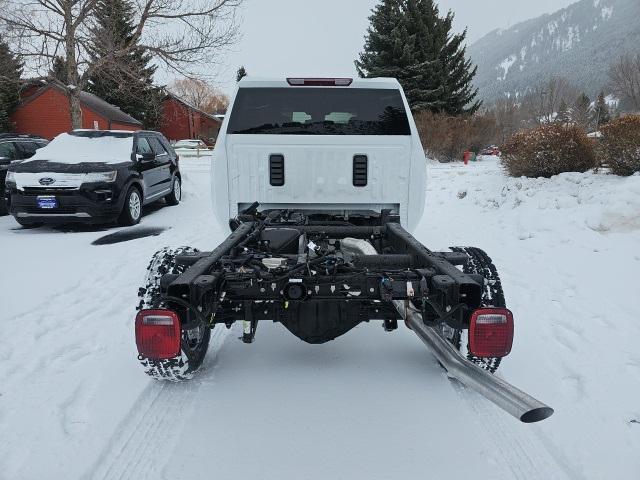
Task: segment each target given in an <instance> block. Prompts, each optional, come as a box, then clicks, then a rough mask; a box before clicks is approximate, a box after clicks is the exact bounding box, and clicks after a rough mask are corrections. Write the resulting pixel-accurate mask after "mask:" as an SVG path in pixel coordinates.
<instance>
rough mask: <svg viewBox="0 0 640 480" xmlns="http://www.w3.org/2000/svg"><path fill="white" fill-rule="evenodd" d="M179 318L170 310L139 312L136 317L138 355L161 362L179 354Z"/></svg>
mask: <svg viewBox="0 0 640 480" xmlns="http://www.w3.org/2000/svg"><path fill="white" fill-rule="evenodd" d="M180 330H181V326H180V317H178V314H177V313H176V312H173V311H171V310H140V311H139V312H138V315H136V345H137V346H138V353H139V354H140V355H143V356H145V357H147V358H151V359H154V360H162V359H167V358H173V357H176V356H177V355H178V354H179V353H180Z"/></svg>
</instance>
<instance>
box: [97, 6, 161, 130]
mask: <svg viewBox="0 0 640 480" xmlns="http://www.w3.org/2000/svg"><path fill="white" fill-rule="evenodd" d="M132 18H134V7H133V4H132V2H131V0H98V3H97V4H96V8H95V28H94V29H93V31H92V40H91V52H90V53H91V61H92V62H93V63H94V64H95V63H96V62H100V61H103V60H104V59H105V57H107V55H108V53H109V52H113V51H115V50H118V49H122V48H123V46H124V45H125V44H126V43H127V42H129V41H130V39H131V37H132V36H133V34H134V30H135V26H134V24H133V22H132V20H131V19H132ZM151 60H152V57H151V55H149V54H147V53H145V52H144V51H143V50H142V49H139V48H135V47H134V48H133V49H131V50H130V51H129V52H128V53H127V54H126V55H123V56H122V57H120V58H117V59H115V60H114V59H110V60H109V61H107V62H105V63H104V64H103V65H100V66H98V67H97V68H96V69H95V70H94V72H93V74H92V75H91V76H90V77H89V86H88V90H89V91H90V92H91V93H93V94H95V95H97V96H99V97H100V98H102V99H104V100H106V101H107V102H109V103H111V104H113V105H116V106H117V107H119V108H120V110H122V111H123V112H125V113H128V114H129V115H131V116H132V117H134V118H136V119H137V120H140V121H141V122H142V123H143V125H144V127H145V128H149V129H155V128H158V126H159V123H160V103H161V102H162V97H163V95H162V93H161V89H160V88H158V87H156V86H155V85H154V83H153V75H154V73H155V71H156V66H154V65H152V64H151Z"/></svg>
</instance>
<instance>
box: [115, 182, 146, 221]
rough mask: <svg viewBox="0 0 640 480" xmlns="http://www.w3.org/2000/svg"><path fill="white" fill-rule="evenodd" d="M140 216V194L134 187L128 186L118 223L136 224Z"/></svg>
mask: <svg viewBox="0 0 640 480" xmlns="http://www.w3.org/2000/svg"><path fill="white" fill-rule="evenodd" d="M140 217H142V195H140V190H138V189H137V188H136V187H129V190H128V191H127V196H126V197H125V198H124V206H123V207H122V213H121V214H120V218H119V219H118V223H119V224H120V225H123V226H129V225H136V224H137V223H139V222H140Z"/></svg>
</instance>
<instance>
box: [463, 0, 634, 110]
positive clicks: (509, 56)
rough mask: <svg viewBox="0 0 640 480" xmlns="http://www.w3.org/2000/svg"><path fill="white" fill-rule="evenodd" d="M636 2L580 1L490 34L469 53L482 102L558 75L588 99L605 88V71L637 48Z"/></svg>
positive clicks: (523, 89) (517, 92)
mask: <svg viewBox="0 0 640 480" xmlns="http://www.w3.org/2000/svg"><path fill="white" fill-rule="evenodd" d="M638 19H640V2H639V1H638V0H581V1H579V2H577V3H575V4H573V5H570V6H569V7H567V8H564V9H562V10H560V11H558V12H556V13H553V14H551V15H543V16H541V17H538V18H534V19H532V20H528V21H526V22H523V23H520V24H518V25H515V26H514V27H512V28H509V29H507V30H495V31H493V32H491V33H489V34H488V35H486V36H485V37H483V38H481V39H480V40H478V41H477V42H475V43H474V44H472V45H470V46H469V48H468V52H469V55H470V57H471V58H472V60H473V61H474V62H475V63H476V64H477V65H478V75H477V77H476V80H475V84H476V86H478V87H479V88H480V95H481V96H482V98H483V99H485V100H487V101H489V102H490V101H492V100H495V99H496V98H498V97H501V96H503V95H505V94H523V93H526V91H527V90H528V89H529V88H531V87H532V86H535V85H536V84H538V83H540V82H543V81H546V80H548V79H549V78H550V77H551V76H552V75H561V76H563V77H566V78H567V79H569V80H570V81H571V82H572V83H574V84H576V85H577V86H578V87H580V88H581V89H582V90H584V91H585V92H587V94H589V95H590V96H591V97H595V95H597V93H598V92H599V91H600V90H601V89H602V88H604V87H605V86H606V84H607V81H608V75H607V72H608V67H609V65H610V64H611V62H612V61H614V60H615V59H616V58H617V57H619V56H620V55H621V54H623V53H636V52H637V46H638V44H639V43H640V20H638Z"/></svg>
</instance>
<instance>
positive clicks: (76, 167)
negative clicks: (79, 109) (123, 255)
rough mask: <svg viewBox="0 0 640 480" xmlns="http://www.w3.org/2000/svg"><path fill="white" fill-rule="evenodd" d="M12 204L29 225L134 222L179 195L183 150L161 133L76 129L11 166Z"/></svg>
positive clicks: (22, 222) (175, 200)
mask: <svg viewBox="0 0 640 480" xmlns="http://www.w3.org/2000/svg"><path fill="white" fill-rule="evenodd" d="M6 189H7V198H8V200H9V211H10V213H11V215H13V216H14V217H15V219H16V221H17V222H18V223H19V224H20V225H22V226H24V227H34V226H39V225H42V224H67V223H94V224H95V223H110V222H113V221H118V223H119V224H120V225H134V224H136V223H138V222H139V221H140V217H141V216H142V207H143V206H144V205H147V204H149V203H152V202H155V201H156V200H160V199H165V200H166V202H167V203H168V204H169V205H177V204H178V203H179V202H180V198H181V192H182V189H181V175H180V169H179V167H178V156H177V155H176V153H175V152H174V150H173V148H172V147H171V145H170V144H169V142H168V141H167V139H166V138H165V137H164V136H163V135H162V134H160V133H157V132H149V131H139V132H127V131H118V130H74V131H72V132H70V133H63V134H60V135H58V136H57V137H56V138H55V139H53V140H52V141H51V143H49V144H48V145H47V146H46V147H44V148H41V149H40V150H38V151H37V152H36V154H35V155H34V156H33V157H31V158H30V159H28V160H25V161H23V162H20V163H18V164H16V165H11V166H10V167H9V171H8V173H7V179H6Z"/></svg>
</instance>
